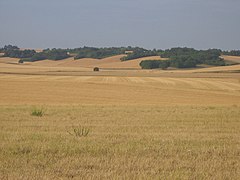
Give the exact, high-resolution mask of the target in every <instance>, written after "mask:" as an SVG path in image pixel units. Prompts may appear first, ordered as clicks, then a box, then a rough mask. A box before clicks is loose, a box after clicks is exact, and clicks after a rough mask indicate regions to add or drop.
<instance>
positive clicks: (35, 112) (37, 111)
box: [31, 108, 45, 117]
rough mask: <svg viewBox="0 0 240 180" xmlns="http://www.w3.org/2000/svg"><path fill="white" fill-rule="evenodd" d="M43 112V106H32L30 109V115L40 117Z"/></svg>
mask: <svg viewBox="0 0 240 180" xmlns="http://www.w3.org/2000/svg"><path fill="white" fill-rule="evenodd" d="M44 113H45V110H44V109H43V108H34V109H32V112H31V115H32V116H38V117H42V116H43V115H44Z"/></svg>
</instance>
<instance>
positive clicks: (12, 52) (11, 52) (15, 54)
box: [4, 50, 36, 58]
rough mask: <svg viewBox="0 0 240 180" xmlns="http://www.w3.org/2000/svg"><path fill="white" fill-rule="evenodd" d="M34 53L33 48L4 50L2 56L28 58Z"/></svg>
mask: <svg viewBox="0 0 240 180" xmlns="http://www.w3.org/2000/svg"><path fill="white" fill-rule="evenodd" d="M34 54H36V51H34V50H23V51H21V50H8V51H4V56H6V57H11V58H30V57H32V56H33V55H34Z"/></svg>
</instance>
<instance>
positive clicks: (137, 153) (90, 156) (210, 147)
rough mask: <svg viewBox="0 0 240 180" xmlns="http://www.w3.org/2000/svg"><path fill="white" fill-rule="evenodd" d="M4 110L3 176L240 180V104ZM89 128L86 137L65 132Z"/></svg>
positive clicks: (0, 123)
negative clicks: (35, 111) (40, 112)
mask: <svg viewBox="0 0 240 180" xmlns="http://www.w3.org/2000/svg"><path fill="white" fill-rule="evenodd" d="M31 110H32V107H30V106H0V179H33V178H35V179H68V178H75V179H80V178H84V179H99V178H101V179H105V178H108V179H136V178H137V179H139V178H141V179H169V178H171V179H238V178H239V177H240V170H239V157H240V140H239V137H240V118H239V117H240V107H239V106H228V107H207V106H205V107H197V106H181V107H180V106H179V107H178V106H169V107H166V106H137V105H136V106H110V105H109V106H100V105H99V106H91V105H86V106H58V107H46V112H45V114H44V116H42V117H34V116H31ZM79 125H80V126H83V127H87V128H88V129H90V132H89V134H88V135H87V136H86V137H80V138H79V137H74V136H72V135H70V134H69V133H68V131H69V129H71V127H72V126H79Z"/></svg>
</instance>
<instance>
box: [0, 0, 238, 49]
mask: <svg viewBox="0 0 240 180" xmlns="http://www.w3.org/2000/svg"><path fill="white" fill-rule="evenodd" d="M5 44H13V45H18V46H19V47H26V48H28V47H31V48H47V47H50V48H52V47H61V48H66V47H69V48H72V47H80V46H97V47H99V46H101V47H103V46H104V47H108V46H128V45H131V46H141V47H145V48H150V49H151V48H157V49H159V48H161V49H165V48H171V47H177V46H181V47H182V46H187V47H194V48H197V49H207V48H221V49H240V0H0V47H2V46H3V45H5Z"/></svg>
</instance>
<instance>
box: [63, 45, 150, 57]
mask: <svg viewBox="0 0 240 180" xmlns="http://www.w3.org/2000/svg"><path fill="white" fill-rule="evenodd" d="M67 51H68V52H69V53H70V54H77V55H76V56H75V57H74V58H75V59H82V58H95V59H103V58H106V57H111V56H115V55H120V54H125V52H126V51H132V52H133V54H134V53H135V54H137V55H138V56H140V57H142V54H143V52H144V53H145V55H144V57H145V56H149V55H150V54H146V52H148V50H146V49H143V48H139V47H131V46H128V47H110V48H94V47H86V46H85V47H83V48H76V49H67ZM145 51H146V52H145ZM131 56H132V54H131V53H130V54H129V55H128V56H127V57H128V58H126V59H125V58H123V59H122V60H130V59H131V58H132V57H131Z"/></svg>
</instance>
